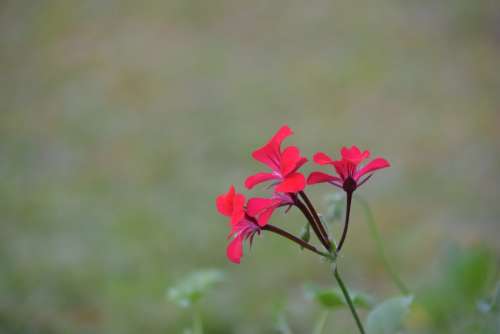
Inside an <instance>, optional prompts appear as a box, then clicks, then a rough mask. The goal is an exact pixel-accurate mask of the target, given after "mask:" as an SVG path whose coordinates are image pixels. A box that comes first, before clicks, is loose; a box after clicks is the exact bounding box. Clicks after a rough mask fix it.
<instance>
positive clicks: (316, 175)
mask: <svg viewBox="0 0 500 334" xmlns="http://www.w3.org/2000/svg"><path fill="white" fill-rule="evenodd" d="M323 182H342V180H341V179H340V178H339V177H336V176H333V175H330V174H326V173H323V172H312V173H311V175H309V177H308V178H307V184H316V183H323Z"/></svg>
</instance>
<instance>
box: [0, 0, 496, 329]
mask: <svg viewBox="0 0 500 334" xmlns="http://www.w3.org/2000/svg"><path fill="white" fill-rule="evenodd" d="M499 12H500V3H499V2H498V1H493V0H478V1H471V0H443V1H431V0H423V1H400V0H380V1H368V0H354V1H353V0H349V1H348V0H340V1H325V0H312V1H298V0H287V1H285V0H274V1H262V0H255V1H232V0H213V1H202V0H161V1H159V0H150V1H130V0H124V1H116V0H108V1H102V0H85V1H74V0H37V1H14V0H6V1H1V2H0V50H1V52H0V70H1V72H0V73H1V79H0V101H1V108H2V110H1V111H0V220H1V222H0V229H1V230H0V332H5V333H41V334H45V333H75V334H80V333H110V334H114V333H119V334H129V333H150V334H156V333H162V334H164V333H181V332H182V330H183V329H184V328H187V327H189V326H191V324H192V318H191V316H190V315H188V314H186V310H185V309H181V308H179V307H177V305H175V304H174V303H171V302H166V300H165V290H166V289H168V287H171V286H173V285H175V283H176V282H177V281H178V278H179V277H182V275H183V274H184V273H186V272H191V271H196V270H199V269H200V268H221V270H223V271H224V272H225V273H226V281H225V283H224V285H221V287H220V289H219V290H218V291H217V293H210V294H209V295H208V298H203V299H201V300H199V301H198V304H199V305H198V306H199V307H200V309H201V310H203V314H202V316H203V325H204V329H205V333H209V334H210V333H217V334H230V333H238V334H249V333H259V334H260V333H262V334H270V333H275V317H274V312H273V310H274V306H275V302H276V300H283V299H284V298H285V297H288V303H287V306H286V310H285V316H286V319H287V320H288V323H289V326H290V329H291V330H292V332H293V333H309V332H310V331H311V328H313V324H314V321H315V320H316V319H317V316H318V313H319V312H320V309H321V307H320V306H319V305H317V303H311V302H307V300H306V299H305V298H304V296H303V289H302V286H303V283H304V282H309V281H312V282H315V283H317V284H318V285H319V286H325V287H334V281H333V278H332V277H331V274H330V272H329V268H328V266H327V265H326V263H324V262H322V261H319V260H317V259H316V257H315V256H314V255H311V254H309V252H307V251H305V250H304V251H301V250H300V248H299V247H296V246H292V245H290V244H289V243H288V242H287V241H285V240H282V239H280V238H278V237H277V236H274V235H270V234H267V233H263V234H262V235H261V236H260V237H258V239H256V240H255V243H254V245H253V247H252V249H251V250H246V254H245V257H244V258H243V261H242V264H241V265H239V266H235V265H232V264H230V263H228V261H227V260H226V258H225V246H226V244H227V233H228V230H227V220H226V219H224V218H223V217H221V216H219V215H218V214H217V212H216V210H215V208H214V201H215V197H216V196H217V195H218V194H220V193H222V192H224V191H225V190H227V188H228V186H229V185H230V184H235V186H236V187H237V189H238V190H239V191H244V188H243V185H242V180H244V178H245V177H246V176H247V175H250V174H251V173H254V172H256V171H257V170H259V169H260V168H261V167H260V166H259V164H258V163H257V162H255V161H253V160H252V159H251V156H250V154H251V152H252V150H254V149H255V148H257V147H259V146H260V145H263V144H264V143H265V141H266V140H267V139H268V138H269V136H270V135H271V134H272V133H274V131H276V129H277V128H278V127H279V126H281V125H282V124H285V123H287V124H288V125H289V126H290V127H291V128H292V129H293V130H294V131H295V135H294V136H293V137H291V138H290V139H287V143H292V142H293V143H294V144H296V145H297V146H299V147H300V149H301V151H302V152H303V153H304V154H305V155H307V157H308V158H310V159H311V158H312V156H313V154H314V153H315V152H316V151H324V152H326V153H329V154H332V155H333V154H334V152H337V151H338V150H339V149H340V147H341V146H342V145H352V144H356V145H358V146H359V147H360V148H362V149H370V150H371V151H372V152H373V156H376V155H378V154H380V155H381V156H384V157H386V158H387V159H388V160H389V161H390V162H391V165H392V167H391V168H390V169H388V170H386V171H383V172H380V173H379V174H377V177H376V178H375V177H374V178H372V179H371V180H370V181H369V183H366V184H365V185H363V188H362V189H360V192H359V193H358V194H357V195H355V197H356V196H358V195H360V196H362V197H363V198H364V199H366V200H367V201H368V202H369V204H370V207H371V209H372V212H373V216H374V219H375V221H376V223H377V225H378V226H379V227H380V230H381V234H382V237H383V238H382V239H383V240H384V242H385V244H384V246H385V250H386V254H387V257H388V259H389V261H390V263H391V264H392V266H393V268H394V269H395V270H396V271H397V272H398V273H399V274H400V276H401V278H402V279H403V280H404V282H405V283H406V284H407V285H408V287H409V288H410V289H411V290H412V292H414V293H415V302H414V303H413V305H412V308H411V310H410V314H409V315H408V319H407V321H406V322H405V328H406V331H408V332H410V333H412V334H413V333H418V334H428V333H430V334H448V333H453V334H456V333H459V334H460V333H464V334H465V333H467V334H470V333H475V332H481V331H482V332H481V333H486V334H490V333H495V334H496V333H497V332H498V330H497V329H498V328H499V326H498V325H496V324H498V321H497V322H496V323H495V321H494V319H498V316H497V315H496V314H494V313H491V312H488V313H484V312H482V311H480V310H478V308H477V305H478V302H479V301H482V300H484V299H485V298H488V297H491V295H492V293H493V290H494V283H495V282H496V281H498V279H499V277H498V273H492V274H491V276H492V277H489V276H488V275H484V273H481V272H478V273H473V274H471V273H467V272H468V270H466V269H464V268H466V267H469V266H471V267H475V268H478V270H486V269H487V268H488V267H489V265H487V264H486V263H487V262H489V260H488V261H485V260H481V259H484V258H490V259H493V260H494V261H495V262H496V263H498V260H499V258H500V244H499V243H498V235H500V225H499V222H500V206H499V205H498V199H499V198H500V174H499V173H498V171H499V170H500V132H499V131H498V128H499V127H498V125H499V124H500V113H499V110H500V109H499V106H500V94H499V91H500V73H499V71H498V69H499V68H500V29H499V28H498V27H499V22H500V20H499V17H500V16H499V15H498V13H499ZM316 169H321V170H324V171H327V170H328V168H327V167H318V166H314V165H313V164H308V165H306V166H305V168H304V171H305V173H306V174H307V173H308V172H310V171H313V170H316ZM328 171H329V172H331V170H328ZM335 190H336V189H335V188H333V187H328V186H327V185H318V186H315V187H311V188H310V189H307V193H308V195H309V197H310V198H311V199H312V200H313V201H314V203H315V204H316V205H317V206H318V207H319V209H320V211H321V212H322V213H323V214H324V215H325V218H326V213H327V210H326V205H327V203H325V201H324V199H325V195H327V194H330V193H331V192H332V191H335ZM244 192H245V195H250V193H249V192H246V191H244ZM253 194H261V193H260V189H257V190H256V191H255V192H253ZM352 209H353V211H352V217H351V224H350V225H351V226H350V231H349V235H348V238H347V241H346V244H345V246H344V248H343V254H342V255H341V256H340V257H339V259H338V266H339V270H341V273H342V277H343V278H344V280H345V282H346V284H347V286H348V288H349V289H351V290H354V291H356V290H359V291H365V292H367V293H369V294H371V295H374V296H375V297H376V300H378V301H381V300H385V299H386V298H387V297H388V296H394V295H396V294H398V293H399V292H398V291H397V289H396V287H395V286H394V284H393V283H392V280H391V279H390V276H389V275H388V274H387V272H386V271H385V268H384V266H383V263H382V261H381V260H380V257H379V256H378V253H377V252H376V251H375V249H376V248H375V247H376V244H375V243H374V241H373V240H372V238H371V235H370V232H369V230H368V228H367V225H366V224H364V222H363V219H364V217H363V212H362V208H361V207H360V205H359V203H358V202H357V201H354V202H353V208H352ZM272 223H273V224H276V225H277V226H279V227H282V228H286V229H289V230H290V231H291V232H293V233H294V234H296V235H299V233H300V229H301V228H302V227H303V226H304V220H303V219H302V218H301V217H300V214H299V213H298V212H296V210H291V211H290V212H289V213H288V214H287V215H286V216H285V215H281V214H276V215H275V216H273V220H272ZM341 225H342V219H339V220H337V222H336V223H335V224H331V226H330V229H331V231H332V232H333V233H334V234H335V235H336V236H338V235H339V232H340V228H341ZM311 241H312V242H313V243H315V242H316V241H315V239H314V237H313V236H311ZM446 243H452V244H455V245H457V247H458V248H459V249H461V251H452V252H449V253H448V255H447V256H445V257H442V256H441V255H440V254H441V250H442V249H443V245H444V244H446ZM316 244H317V242H316ZM469 253H470V255H467V254H469ZM444 258H447V260H444ZM445 263H448V264H445ZM469 263H472V264H469ZM474 263H478V264H474ZM481 263H483V264H481ZM448 266H450V268H455V269H450V270H448V269H446V270H445V269H444V268H447V267H448ZM488 270H489V269H488ZM447 273H449V274H450V275H455V276H457V277H453V278H451V281H450V282H451V284H447V280H448V278H446V277H448V274H447ZM464 273H465V274H464ZM487 276H488V277H487ZM472 281H474V282H479V285H480V286H481V287H480V288H476V287H472V286H469V283H468V282H472ZM427 287H428V289H430V290H429V292H426V289H427ZM462 288H463V289H464V291H459V290H460V289H462ZM455 292H457V293H458V295H459V296H460V297H457V296H454V295H453V293H455ZM459 299H460V300H459ZM451 301H453V302H454V304H453V305H452V303H451ZM457 301H458V302H457ZM346 312H348V311H347V308H345V307H343V308H339V309H338V310H336V311H335V312H330V315H329V316H328V320H327V323H326V326H325V328H326V329H331V328H334V329H335V332H338V333H352V332H353V329H354V327H353V326H354V324H353V321H352V319H351V318H350V317H349V316H348V314H347V313H346ZM366 312H367V311H365V310H361V316H362V319H366ZM447 314H449V316H448V315H447ZM495 317H496V318H495ZM478 326H483V328H481V327H479V329H478ZM495 326H497V327H496V328H495Z"/></svg>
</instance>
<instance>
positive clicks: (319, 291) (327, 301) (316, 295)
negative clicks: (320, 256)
mask: <svg viewBox="0 0 500 334" xmlns="http://www.w3.org/2000/svg"><path fill="white" fill-rule="evenodd" d="M305 292H306V296H307V297H308V298H309V299H313V300H315V301H316V302H317V303H318V304H319V305H320V306H321V307H324V308H326V309H336V308H338V307H347V302H346V300H345V298H344V295H343V294H342V290H340V288H321V287H319V286H317V285H315V284H312V283H311V284H308V285H306V286H305ZM349 294H350V296H351V300H352V302H353V304H354V305H355V306H356V307H359V308H368V309H369V308H371V307H372V306H373V305H374V300H373V297H371V296H369V295H368V294H365V293H362V292H358V291H349Z"/></svg>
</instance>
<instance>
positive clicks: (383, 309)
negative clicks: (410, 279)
mask: <svg viewBox="0 0 500 334" xmlns="http://www.w3.org/2000/svg"><path fill="white" fill-rule="evenodd" d="M412 302H413V296H404V297H395V298H391V299H388V300H386V301H384V302H383V303H381V304H379V305H377V306H376V307H375V309H373V311H371V312H370V313H369V314H368V317H367V319H366V330H367V333H368V334H394V333H397V332H398V331H399V330H400V329H401V327H402V323H403V320H404V318H405V316H406V314H407V313H408V311H409V309H410V306H411V304H412Z"/></svg>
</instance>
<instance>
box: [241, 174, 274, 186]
mask: <svg viewBox="0 0 500 334" xmlns="http://www.w3.org/2000/svg"><path fill="white" fill-rule="evenodd" d="M279 178H280V177H279V176H277V175H274V174H272V173H257V174H255V175H252V176H249V177H247V179H246V180H245V187H247V189H252V188H253V187H254V186H255V185H257V184H259V183H262V182H265V181H269V180H274V179H279Z"/></svg>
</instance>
